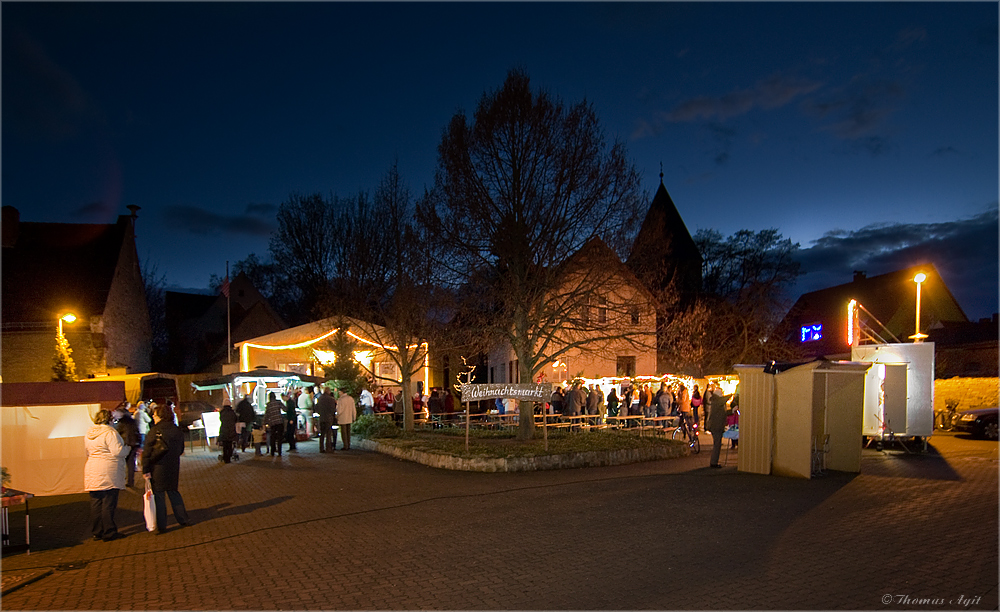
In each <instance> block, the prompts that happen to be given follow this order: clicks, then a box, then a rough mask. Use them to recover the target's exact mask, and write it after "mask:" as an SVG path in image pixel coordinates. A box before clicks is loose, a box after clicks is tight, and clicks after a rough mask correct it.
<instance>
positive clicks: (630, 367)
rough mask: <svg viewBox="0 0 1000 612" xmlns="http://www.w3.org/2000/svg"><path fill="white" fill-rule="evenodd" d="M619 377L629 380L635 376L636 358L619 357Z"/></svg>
mask: <svg viewBox="0 0 1000 612" xmlns="http://www.w3.org/2000/svg"><path fill="white" fill-rule="evenodd" d="M618 376H625V377H629V378H631V377H633V376H635V357H633V356H621V355H619V356H618Z"/></svg>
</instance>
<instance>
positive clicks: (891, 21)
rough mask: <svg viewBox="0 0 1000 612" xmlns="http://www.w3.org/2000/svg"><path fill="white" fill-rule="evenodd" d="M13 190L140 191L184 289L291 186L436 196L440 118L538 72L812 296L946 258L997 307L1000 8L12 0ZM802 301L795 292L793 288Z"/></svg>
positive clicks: (144, 247)
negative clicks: (512, 76)
mask: <svg viewBox="0 0 1000 612" xmlns="http://www.w3.org/2000/svg"><path fill="white" fill-rule="evenodd" d="M0 16H2V28H3V29H2V35H3V36H2V44H3V49H2V52H3V65H2V79H3V82H2V85H3V97H2V104H3V106H2V138H3V145H2V180H3V183H2V196H3V203H4V204H9V205H13V206H16V207H18V208H19V209H20V210H21V215H22V219H24V220H28V221H72V222H98V221H106V220H110V219H113V218H114V217H115V216H117V215H118V214H124V213H125V212H126V210H125V206H126V205H129V204H136V205H139V206H141V207H142V211H140V213H139V214H140V219H139V222H138V226H137V228H138V232H139V251H140V257H142V258H143V259H144V260H146V261H148V262H149V263H150V264H154V265H156V266H157V268H158V270H159V271H160V272H162V273H165V274H166V276H167V281H168V283H169V284H171V285H173V286H177V287H205V286H206V285H207V283H208V279H209V275H210V274H213V273H214V274H219V275H221V274H222V273H223V272H224V269H225V262H226V260H227V259H228V260H230V261H235V260H238V259H242V258H243V257H246V255H247V254H249V253H250V252H256V253H258V254H260V255H262V256H263V255H266V251H267V243H268V238H269V234H270V231H271V230H272V229H273V227H274V211H275V210H276V207H277V205H278V204H280V203H281V202H282V201H283V200H285V199H286V198H287V197H288V195H289V193H291V192H299V193H311V192H317V191H318V192H322V193H324V194H327V193H331V192H332V193H338V194H342V195H347V194H351V193H354V192H356V191H358V190H361V189H365V190H373V189H374V187H375V185H376V183H377V181H378V179H379V178H380V177H381V176H382V175H383V174H384V172H385V171H386V169H387V168H388V167H389V165H390V164H392V163H393V161H394V160H396V159H398V162H399V167H400V171H401V172H402V173H403V175H404V177H405V178H406V180H407V181H408V182H409V184H410V187H411V189H412V190H413V191H414V192H415V193H417V194H419V193H422V191H423V188H424V186H425V185H427V186H429V185H430V184H431V182H432V181H433V172H434V168H435V164H436V149H437V145H438V143H439V141H440V137H441V132H442V129H443V128H444V127H445V125H446V124H447V122H448V120H449V119H450V117H451V116H452V114H454V112H455V111H456V110H459V109H464V110H466V111H467V112H470V113H471V112H472V111H473V110H474V108H475V104H476V102H477V101H478V99H479V98H480V97H481V96H482V94H483V92H484V91H487V90H491V89H494V88H497V87H499V86H500V85H501V83H502V82H503V79H504V77H505V75H506V73H507V71H508V70H509V69H511V68H513V67H518V66H519V67H523V68H524V69H525V70H526V71H527V72H528V74H529V75H530V76H531V78H532V81H533V83H534V85H535V86H536V87H540V88H544V89H546V90H548V91H549V92H550V93H552V94H555V95H557V96H559V97H561V98H563V99H564V100H565V101H567V102H576V101H578V100H580V99H582V98H584V97H585V98H586V99H587V100H589V101H590V102H592V103H593V105H594V107H595V110H596V111H597V113H598V116H599V117H600V118H601V120H602V125H603V127H604V129H605V131H606V133H607V135H608V136H609V137H611V138H614V137H617V138H620V139H622V140H623V141H625V142H626V144H627V146H628V150H629V153H630V155H631V156H632V158H633V159H634V162H635V164H636V166H637V167H638V169H639V171H640V172H641V175H642V177H643V188H644V189H646V190H648V191H649V192H650V194H651V193H652V192H653V191H654V190H655V188H656V186H657V184H658V182H659V177H658V174H659V172H660V163H661V162H662V164H663V172H664V175H665V178H664V182H665V184H666V187H667V189H668V190H669V191H670V193H671V196H672V197H673V199H674V201H675V203H676V204H677V206H678V209H679V210H680V213H681V215H682V216H683V217H684V219H685V222H686V223H687V226H688V228H689V230H690V231H691V232H692V233H694V232H695V231H696V230H698V229H702V228H706V229H708V228H711V229H717V230H719V231H721V232H722V233H723V234H729V233H732V232H734V231H736V230H738V229H742V228H749V229H755V230H756V229H763V228H768V227H776V228H778V229H779V230H780V231H781V232H782V233H783V234H784V235H785V236H786V237H789V238H792V239H793V240H795V241H797V242H799V243H800V244H801V246H802V248H803V249H805V252H804V254H803V262H804V264H805V266H806V270H807V272H808V273H807V274H806V275H804V276H803V277H802V279H801V281H800V282H799V286H798V287H797V291H796V295H797V292H800V291H808V290H813V289H817V288H821V287H824V286H829V285H833V284H840V283H843V282H848V281H850V279H851V272H852V271H853V270H855V269H864V270H867V271H868V273H869V275H873V274H878V273H882V272H887V271H890V270H893V269H897V268H900V267H904V266H908V265H913V264H916V263H922V262H924V261H931V262H933V263H934V264H935V265H936V266H937V267H938V269H939V270H940V271H941V273H942V275H943V276H944V278H945V281H946V282H947V283H948V284H949V286H950V287H951V288H952V291H953V293H954V294H955V295H956V297H957V298H958V300H959V302H960V304H961V305H962V307H963V308H964V309H965V311H966V314H968V315H969V317H970V318H973V319H976V318H978V317H984V316H989V314H991V313H992V312H995V311H996V310H997V292H998V289H997V285H998V283H997V279H998V265H997V260H998V254H997V233H998V227H997V199H998V196H997V193H998V170H997V168H998V128H997V125H998V113H1000V111H998V103H997V100H998V76H997V75H998V61H997V58H998V44H997V30H998V25H1000V24H998V5H997V3H995V2H979V3H957V2H944V3H934V2H919V3H901V2H892V3H812V2H810V3H784V2H780V3H725V4H721V3H710V2H701V3H638V4H627V3H612V4H599V3H557V4H536V3H516V4H507V3H496V4H483V3H471V4H463V3H443V4H417V3H405V4H387V3H346V4H334V3H301V4H293V3H218V4H205V3H162V4H151V3H104V4H82V3H65V4H56V3H3V5H2V6H0ZM791 297H792V298H794V297H795V296H794V295H793V296H791Z"/></svg>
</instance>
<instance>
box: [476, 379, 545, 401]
mask: <svg viewBox="0 0 1000 612" xmlns="http://www.w3.org/2000/svg"><path fill="white" fill-rule="evenodd" d="M461 390H462V401H463V402H475V401H477V400H484V399H497V398H510V399H516V400H528V401H538V402H543V401H547V400H548V399H549V398H550V397H551V396H552V383H537V384H536V383H528V384H513V383H495V384H489V385H471V384H470V385H461Z"/></svg>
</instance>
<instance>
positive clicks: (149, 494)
mask: <svg viewBox="0 0 1000 612" xmlns="http://www.w3.org/2000/svg"><path fill="white" fill-rule="evenodd" d="M142 514H143V516H144V517H146V531H156V502H155V501H154V500H153V486H152V485H151V484H150V482H149V480H148V479H147V480H146V492H145V493H143V495H142Z"/></svg>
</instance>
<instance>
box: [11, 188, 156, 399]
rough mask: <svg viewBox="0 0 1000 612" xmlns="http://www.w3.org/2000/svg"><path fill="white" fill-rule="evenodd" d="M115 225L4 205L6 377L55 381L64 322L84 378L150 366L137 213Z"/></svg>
mask: <svg viewBox="0 0 1000 612" xmlns="http://www.w3.org/2000/svg"><path fill="white" fill-rule="evenodd" d="M132 209H133V213H132V214H131V215H122V216H119V217H118V220H117V222H115V223H109V224H94V223H39V222H28V221H21V220H20V213H19V212H18V210H17V209H16V208H14V207H12V206H4V207H3V281H2V282H3V331H2V334H3V335H2V341H3V350H2V361H0V376H2V378H3V381H4V382H45V381H49V380H51V379H52V364H53V357H54V355H55V337H56V329H57V320H58V319H59V317H61V316H62V315H64V314H66V313H73V314H74V315H76V317H77V320H76V321H75V322H74V323H72V324H65V325H64V329H63V331H64V334H65V336H66V338H67V340H68V341H69V344H70V348H71V349H72V350H73V353H72V358H73V360H74V362H75V363H76V373H77V376H78V378H86V377H87V376H88V375H93V374H101V373H107V372H111V371H114V372H117V373H128V372H145V371H148V370H149V369H150V353H151V347H152V331H151V328H150V323H149V314H148V311H147V309H146V292H145V287H144V284H143V280H142V274H141V272H140V270H139V257H138V254H137V252H136V246H135V219H136V215H135V211H137V210H138V207H132Z"/></svg>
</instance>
